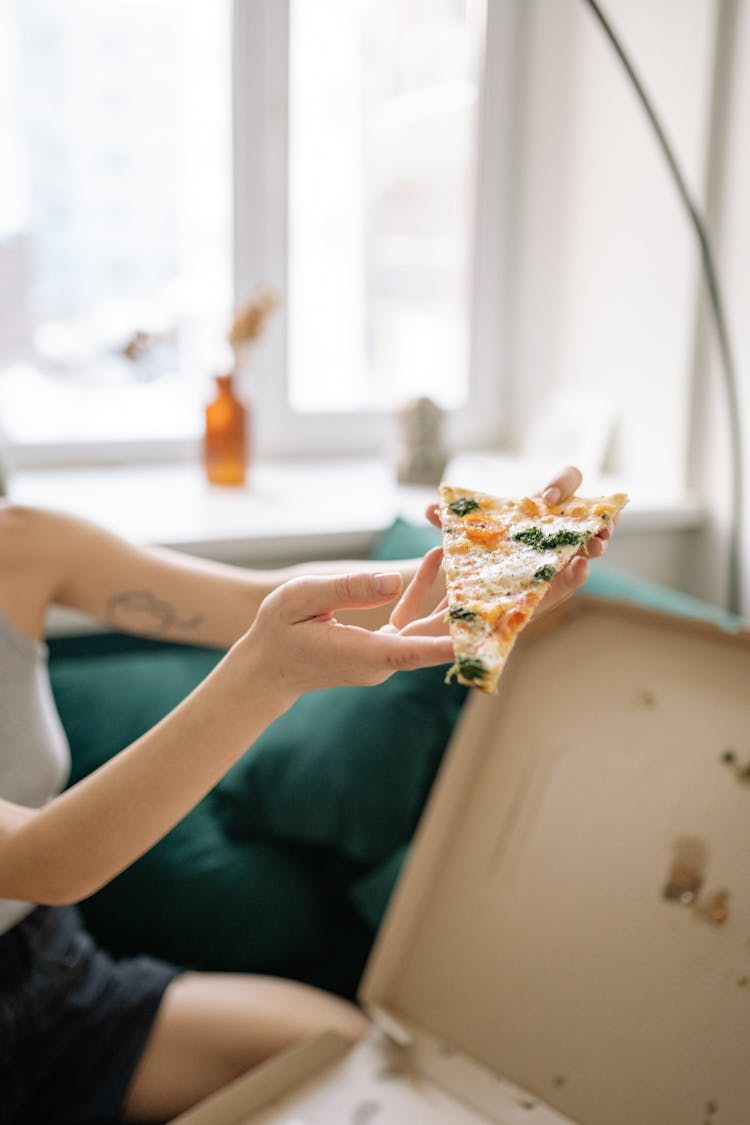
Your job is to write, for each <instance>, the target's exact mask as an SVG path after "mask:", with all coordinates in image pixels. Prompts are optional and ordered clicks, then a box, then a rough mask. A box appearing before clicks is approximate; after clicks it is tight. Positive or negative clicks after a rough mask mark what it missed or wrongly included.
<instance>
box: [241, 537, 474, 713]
mask: <svg viewBox="0 0 750 1125" xmlns="http://www.w3.org/2000/svg"><path fill="white" fill-rule="evenodd" d="M441 559H442V550H441V548H439V547H436V548H434V549H433V550H432V551H430V552H428V554H427V555H426V556H425V558H424V559H423V560H422V563H421V565H420V567H419V569H418V571H417V573H416V575H415V576H414V578H413V579H412V581H411V582H410V583H409V586H408V587H407V589H406V591H405V592H404V593H403V595H402V596H401V598H400V599H399V601H398V603H397V604H396V606H395V607H394V610H393V612H392V613H391V616H390V620H389V623H388V624H387V625H385V626H384V627H383V628H382V629H379V630H377V631H376V632H371V631H370V630H368V629H363V628H360V627H359V626H356V625H344V624H342V623H341V622H339V621H337V620H336V617H335V612H336V611H337V610H344V609H365V608H368V607H375V606H382V605H386V604H387V603H388V602H391V601H393V600H394V599H395V597H396V596H397V594H398V593H399V592H400V590H401V586H402V580H401V576H400V575H399V574H396V573H392V572H384V573H380V574H368V573H351V574H342V575H335V576H331V577H328V576H325V577H324V576H314V577H300V578H293V579H291V580H290V581H289V582H285V583H283V584H282V585H281V586H279V587H277V589H276V590H274V591H273V593H271V594H269V596H268V597H267V598H265V600H264V601H263V603H262V604H261V607H260V610H259V612H258V614H257V616H256V619H255V621H254V622H253V625H252V627H251V628H250V629H249V631H248V632H247V633H246V634H245V636H244V637H243V638H241V640H240V641H239V642H238V645H237V646H236V647H237V648H238V649H239V650H240V651H241V652H243V653H244V654H245V657H246V659H247V660H248V661H249V664H248V666H249V667H251V668H252V669H253V675H254V676H258V677H260V679H261V680H262V682H263V685H264V686H263V690H264V691H268V692H269V693H270V694H271V695H273V696H274V697H276V698H280V699H282V700H283V702H284V704H285V705H289V704H290V703H291V702H293V701H294V699H295V698H297V697H298V696H299V695H301V694H303V693H304V692H308V691H317V690H320V689H322V688H328V687H335V686H346V685H354V684H359V685H373V684H378V683H382V682H383V681H384V680H386V679H388V677H389V676H391V675H392V674H393V673H394V672H396V671H399V670H407V669H414V668H426V667H430V666H432V665H436V664H449V663H450V662H451V661H452V660H453V645H452V643H451V640H450V637H449V636H448V631H447V624H446V621H445V608H446V602H445V600H443V601H442V602H441V603H440V604H439V605H438V606H436V607H435V608H434V609H433V611H432V612H431V613H428V614H427V615H425V616H420V615H419V614H420V613H421V606H422V603H423V599H424V596H425V593H426V591H427V590H429V588H430V587H431V586H432V584H433V583H434V581H435V577H436V575H437V572H438V570H439V567H440V562H441Z"/></svg>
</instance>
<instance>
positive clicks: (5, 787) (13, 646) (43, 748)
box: [0, 612, 70, 934]
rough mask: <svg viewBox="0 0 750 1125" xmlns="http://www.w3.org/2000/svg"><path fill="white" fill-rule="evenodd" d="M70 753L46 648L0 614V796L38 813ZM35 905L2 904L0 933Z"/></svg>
mask: <svg viewBox="0 0 750 1125" xmlns="http://www.w3.org/2000/svg"><path fill="white" fill-rule="evenodd" d="M69 771H70V751H69V749H68V741H67V739H66V737H65V732H64V730H63V726H62V723H61V722H60V717H59V715H58V714H57V710H56V708H55V703H54V699H53V697H52V689H51V688H50V683H49V676H48V672H47V646H46V645H45V644H40V643H38V642H36V641H33V640H32V639H31V638H30V637H28V636H27V635H26V634H25V633H23V632H22V631H21V630H20V629H17V628H16V626H15V625H13V624H12V623H11V622H10V621H9V620H8V619H7V617H5V615H4V614H3V613H2V612H0V797H3V798H5V800H7V801H13V802H14V803H15V804H18V805H26V806H28V807H30V808H39V807H40V806H41V805H44V804H46V803H47V801H49V800H51V798H52V797H55V796H56V795H57V794H58V793H59V792H60V790H61V789H62V788H63V787H64V785H65V783H66V781H67V779H68V774H69ZM33 908H34V904H33V903H28V902H15V901H12V900H10V899H0V934H2V933H5V932H6V930H9V929H10V928H11V926H14V925H15V924H16V922H18V921H20V919H21V918H23V917H24V915H26V914H28V913H29V912H30V911H31V910H33Z"/></svg>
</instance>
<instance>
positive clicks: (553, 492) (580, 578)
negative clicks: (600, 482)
mask: <svg viewBox="0 0 750 1125" xmlns="http://www.w3.org/2000/svg"><path fill="white" fill-rule="evenodd" d="M582 481H583V475H582V473H581V471H580V469H578V468H576V466H575V465H568V466H566V468H564V469H563V470H562V472H560V473H558V475H557V476H556V477H554V479H553V480H551V481H550V482H549V484H547V485H545V487H544V488H543V489H541V490H540V492H539V493H538V495H540V496H541V498H542V499H543V500H544V502H545V503H546V504H563V503H564V502H565V501H566V500H569V499H570V497H571V496H573V494H574V493H575V492H576V491H577V489H578V488H579V487H580V485H581V482H582ZM438 507H439V506H438V504H437V503H435V504H430V505H429V506H428V508H427V511H426V515H427V519H428V520H429V521H430V523H432V524H434V526H435V527H438V528H439V527H440V517H439V515H438ZM616 526H617V518H616V517H615V519H613V520H612V521H611V522H610V523H609V524H608V525H607V526H606V527H603V528H602V529H601V530H600V531H599V532H598V533H597V535H596V536H594V537H593V538H592V539H589V540H587V542H586V543H584V544H583V545H582V547H581V548H580V550H579V551H578V552H577V553H576V555H574V557H573V559H572V560H571V562H570V563H569V564H568V566H566V567H565V568H564V569H563V570H561V571H560V572H559V573H558V574H556V575H555V577H554V578H553V580H552V582H550V585H549V589H548V590H547V593H546V594H545V596H544V598H543V599H542V600H541V602H540V603H539V605H538V606H537V608H536V611H535V614H534V616H535V617H538V616H539V615H540V614H542V613H546V612H547V611H548V610H550V609H553V608H554V607H555V606H556V605H558V604H559V603H560V602H562V601H564V600H565V599H566V598H569V597H570V595H571V594H573V593H575V591H576V590H578V589H579V588H580V587H581V586H583V584H584V582H585V581H586V579H587V578H588V576H589V566H588V560H589V559H597V558H600V557H601V556H602V555H603V554H604V552H605V551H606V549H607V545H608V541H609V539H610V538H611V536H612V533H613V531H614V529H615V527H616Z"/></svg>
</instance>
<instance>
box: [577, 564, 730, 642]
mask: <svg viewBox="0 0 750 1125" xmlns="http://www.w3.org/2000/svg"><path fill="white" fill-rule="evenodd" d="M583 592H584V593H586V594H593V595H595V596H596V597H599V598H612V599H613V600H615V601H620V602H627V603H629V604H630V605H637V606H642V607H643V608H646V609H654V610H658V612H660V613H668V614H670V615H672V616H675V617H688V618H691V619H692V620H695V621H707V622H709V623H710V624H712V625H718V626H719V628H721V629H726V630H728V631H729V632H736V631H737V630H738V629H739V628H740V627H741V624H742V623H741V621H740V618H738V617H734V616H732V615H731V614H729V613H727V612H726V611H725V610H723V609H720V608H719V607H718V606H715V605H711V603H710V602H704V601H700V600H699V599H698V598H694V597H691V595H690V594H685V593H683V592H682V591H681V590H674V589H672V588H671V587H670V586H662V585H660V584H659V583H657V582H649V581H647V580H646V579H644V578H638V577H637V576H636V575H635V574H629V573H628V572H627V571H625V570H617V569H615V568H614V567H611V566H608V565H607V564H606V563H593V565H592V566H591V573H590V575H589V579H588V581H587V582H586V585H585V586H584V587H583Z"/></svg>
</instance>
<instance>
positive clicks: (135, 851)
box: [0, 646, 291, 904]
mask: <svg viewBox="0 0 750 1125" xmlns="http://www.w3.org/2000/svg"><path fill="white" fill-rule="evenodd" d="M261 683H262V680H261V679H260V678H259V677H258V669H257V668H256V667H255V666H254V658H253V657H252V654H248V653H247V652H246V651H245V650H244V648H243V647H242V646H237V649H235V650H232V651H230V653H229V654H228V655H227V656H226V657H225V658H224V659H223V660H222V661H221V663H220V664H219V665H218V666H217V668H216V669H215V670H214V672H213V673H211V675H210V676H209V677H208V678H207V679H206V680H205V681H204V682H203V683H202V684H201V685H200V686H199V687H198V688H197V689H196V690H195V691H194V692H193V693H192V694H191V695H190V696H188V697H187V699H185V700H184V701H183V702H182V703H181V704H180V705H179V706H178V707H177V708H175V710H174V711H172V712H171V713H170V714H169V715H168V716H166V718H164V719H163V720H162V721H161V722H160V723H158V724H157V726H155V727H154V728H152V729H151V730H150V731H148V732H147V733H146V734H145V735H143V737H142V738H140V739H138V740H137V741H136V742H134V743H133V744H132V745H131V746H129V747H128V748H127V749H126V750H124V751H122V752H121V753H120V754H118V755H117V756H116V757H115V758H113V759H112V760H111V761H110V762H108V763H107V764H106V765H104V766H102V767H101V768H100V769H99V770H97V771H96V772H95V773H93V774H91V775H90V776H89V777H87V778H85V779H84V780H82V781H80V782H78V784H76V785H75V786H73V787H72V788H71V789H69V790H67V791H66V792H64V793H63V794H61V795H60V796H59V797H57V798H56V799H55V800H53V801H52V802H51V803H50V804H49V805H47V806H45V807H44V808H42V809H40V810H38V811H35V812H33V813H32V812H28V813H26V814H25V815H19V817H18V818H17V819H16V823H15V824H14V825H13V826H12V828H11V829H10V830H9V831H7V832H6V833H5V836H4V838H3V840H2V843H1V846H0V896H2V897H8V898H19V899H22V900H25V901H33V902H42V903H53V904H54V903H61V902H74V901H78V900H79V899H81V898H85V897H86V896H87V895H89V894H92V893H93V892H94V891H95V890H97V889H98V888H99V887H101V886H102V885H103V884H105V883H106V882H108V881H109V880H110V879H112V878H114V877H115V876H116V875H117V874H119V872H121V871H122V870H123V869H124V868H125V867H127V866H128V865H129V864H131V863H132V862H133V861H134V860H136V859H137V858H138V857H139V856H141V855H142V854H143V853H144V852H145V851H147V850H148V848H150V847H151V846H152V845H153V844H155V843H156V842H157V841H158V840H159V839H161V838H162V837H163V836H164V835H165V834H166V833H167V832H168V831H169V830H170V829H171V828H172V827H173V826H174V825H175V824H177V822H178V821H179V820H181V819H182V817H183V816H185V814H186V813H188V812H189V811H190V809H191V808H193V807H194V805H195V804H197V802H198V801H199V800H200V799H201V798H202V797H203V796H204V795H205V794H206V793H207V792H208V791H209V790H210V789H211V788H212V787H213V786H214V785H215V784H216V782H217V781H218V780H219V779H220V778H221V777H222V776H223V775H224V773H226V771H227V770H228V769H229V768H230V767H231V766H232V765H233V764H234V762H235V761H237V759H238V758H239V757H241V755H242V754H243V752H244V751H245V750H246V749H247V747H248V746H249V745H250V744H251V743H252V742H253V741H254V740H255V739H256V738H257V737H258V735H259V734H260V733H261V732H262V731H263V730H264V729H265V727H266V726H268V724H269V723H270V722H272V721H273V720H274V719H275V718H276V717H277V716H278V715H279V714H281V713H282V712H283V711H284V710H285V709H286V707H287V706H288V704H289V702H291V699H287V698H284V697H283V696H282V695H281V694H280V693H279V692H277V691H274V690H269V687H268V685H267V684H264V686H263V687H261Z"/></svg>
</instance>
